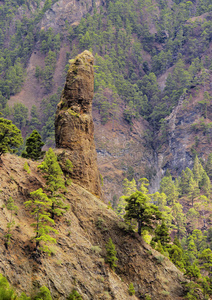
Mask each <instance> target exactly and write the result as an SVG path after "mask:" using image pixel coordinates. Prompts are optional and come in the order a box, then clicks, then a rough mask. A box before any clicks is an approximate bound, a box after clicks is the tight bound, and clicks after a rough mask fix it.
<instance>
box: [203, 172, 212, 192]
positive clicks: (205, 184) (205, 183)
mask: <svg viewBox="0 0 212 300" xmlns="http://www.w3.org/2000/svg"><path fill="white" fill-rule="evenodd" d="M201 189H202V191H203V193H204V195H206V196H207V197H208V198H209V197H210V195H211V181H210V178H209V177H208V175H207V173H206V171H204V172H203V174H202V180H201Z"/></svg>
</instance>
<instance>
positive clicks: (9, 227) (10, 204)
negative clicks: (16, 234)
mask: <svg viewBox="0 0 212 300" xmlns="http://www.w3.org/2000/svg"><path fill="white" fill-rule="evenodd" d="M6 207H7V209H8V210H9V211H10V220H9V222H8V223H7V234H6V235H5V238H6V245H7V246H8V245H9V244H10V239H11V235H12V234H11V232H12V227H13V226H14V225H15V221H14V220H13V214H15V213H17V211H18V207H17V206H16V205H15V204H14V200H13V198H12V197H9V199H8V201H7V204H6ZM7 246H6V247H7Z"/></svg>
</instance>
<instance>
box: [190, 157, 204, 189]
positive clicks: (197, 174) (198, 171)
mask: <svg viewBox="0 0 212 300" xmlns="http://www.w3.org/2000/svg"><path fill="white" fill-rule="evenodd" d="M203 171H204V169H203V167H202V165H201V163H200V161H199V158H198V156H197V155H196V156H195V158H194V167H193V170H192V172H193V174H194V180H195V181H196V182H197V183H198V184H199V182H200V181H201V179H202V172H203Z"/></svg>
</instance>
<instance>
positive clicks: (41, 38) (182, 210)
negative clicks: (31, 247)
mask: <svg viewBox="0 0 212 300" xmlns="http://www.w3.org/2000/svg"><path fill="white" fill-rule="evenodd" d="M85 49H88V50H90V51H91V52H92V53H93V55H94V57H95V63H94V69H95V81H94V99H93V116H94V127H95V142H96V147H97V153H98V163H99V168H100V172H101V176H100V177H101V182H102V185H103V190H104V191H105V202H107V204H108V208H107V209H108V210H109V209H111V208H112V209H113V210H114V211H115V212H116V214H118V215H119V217H120V218H121V219H122V221H120V223H119V224H118V225H116V226H118V227H117V228H118V229H117V228H116V232H118V233H119V232H122V235H123V239H124V237H125V234H132V232H133V231H138V234H139V235H141V236H142V238H143V239H144V240H145V241H146V242H147V243H149V244H150V245H151V246H152V247H153V248H155V249H156V250H157V251H159V252H160V253H161V255H162V256H159V258H158V259H156V260H157V263H158V264H159V265H161V264H162V262H163V260H164V259H165V257H167V258H169V259H170V260H171V261H172V262H173V263H174V264H175V265H176V266H177V268H178V269H180V271H182V272H184V274H185V275H186V276H187V278H189V279H190V280H195V281H196V283H194V282H192V281H191V282H190V283H189V285H187V287H186V289H187V290H186V293H187V294H186V297H187V298H186V299H203V298H201V297H204V299H209V297H210V296H211V294H212V291H211V275H212V274H211V266H212V232H211V217H212V204H211V199H212V185H211V180H212V95H211V90H212V85H211V81H212V4H211V0H196V1H195V0H193V1H185V0H182V1H180V0H174V1H172V0H137V1H131V0H129V1H126V0H117V1H115V0H113V1H103V0H102V1H95V0H94V1H89V0H86V1H84V0H80V1H76V2H74V1H71V2H70V1H67V0H63V1H62V0H58V1H52V0H46V1H41V0H35V1H29V0H5V1H0V112H1V114H2V117H3V118H7V119H10V120H12V122H13V123H14V124H15V125H16V126H17V127H18V128H19V129H20V130H21V132H22V135H23V137H24V139H25V144H24V145H22V146H21V147H20V148H19V150H18V154H19V155H22V156H23V157H27V158H32V159H34V160H36V159H41V158H42V156H43V155H44V153H43V152H42V151H41V147H42V145H43V142H44V143H45V146H44V147H45V148H44V149H47V148H49V146H53V147H54V146H55V138H54V136H55V126H54V123H55V111H56V105H57V104H58V102H59V101H60V95H61V91H62V88H63V85H64V81H65V76H66V74H67V71H68V70H69V66H70V62H71V63H72V62H73V58H74V57H75V56H76V55H77V54H78V53H80V52H82V51H84V50H85ZM72 113H73V112H72ZM3 118H1V123H2V124H4V125H5V122H4V120H3ZM7 124H10V125H11V123H10V122H9V123H7ZM5 126H7V125H5ZM11 126H12V125H11ZM14 128H15V127H13V129H14ZM16 130H17V129H15V131H16ZM34 130H37V131H34ZM32 132H33V134H34V135H36V137H37V138H38V139H39V143H40V144H39V151H38V153H37V156H36V157H33V156H29V153H30V151H31V150H30V147H31V145H30V139H32V136H33V134H32V135H31V133H32ZM16 133H18V137H19V141H20V143H18V144H21V142H22V139H21V137H20V136H19V135H20V133H19V131H18V130H17V131H16ZM39 133H40V135H41V136H40V135H39ZM33 138H34V137H33ZM41 138H42V140H43V142H42V141H41ZM16 146H17V145H15V146H14V145H13V146H12V149H10V150H11V151H13V150H14V149H13V147H16ZM32 148H33V147H32ZM10 150H8V149H6V150H5V149H3V150H2V151H3V152H8V151H9V152H10ZM3 152H2V153H3ZM18 159H20V160H21V158H18ZM33 164H34V163H33ZM17 165H18V164H17ZM29 165H30V163H29ZM70 165H71V166H72V167H73V165H72V164H71V162H70ZM27 166H28V165H26V166H25V169H24V170H25V172H26V171H27V172H30V169H29V166H28V167H27ZM16 168H17V170H18V167H17V166H16ZM5 170H6V169H5ZM4 172H6V171H4ZM34 172H35V174H37V173H36V172H37V171H36V170H35V171H34ZM61 172H62V171H61ZM16 173H17V172H16ZM16 173H15V174H16ZM5 174H6V173H5ZM27 174H28V173H27ZM61 174H62V173H61ZM7 175H8V174H7ZM38 175H39V173H38ZM38 175H35V176H38ZM66 175H67V174H66ZM97 175H98V174H97ZM8 176H9V175H8ZM39 176H40V175H39ZM66 179H67V178H66ZM7 180H8V182H9V183H7V182H4V185H5V190H7V188H6V186H7V185H8V184H9V185H10V184H11V183H12V182H13V181H14V178H12V175H11V178H9V177H8V178H7ZM27 180H28V179H27V178H26V183H27V182H28V181H27ZM33 180H34V179H32V178H31V181H32V182H33ZM14 182H15V181H14ZM17 182H18V183H17ZM17 182H16V183H14V186H16V185H17V186H18V188H19V189H20V190H21V192H20V191H19V190H18V192H17V193H20V194H21V197H25V196H26V195H24V192H23V191H22V188H23V187H22V186H21V184H20V183H19V180H17ZM36 182H37V181H36ZM41 182H42V180H41ZM149 183H150V185H149ZM39 184H40V185H41V186H42V183H39ZM26 185H27V184H26ZM75 189H79V188H78V187H75V186H73V187H71V188H70V191H72V193H73V195H74V199H75V200H76V202H77V201H78V200H79V199H78V198H79V196H78V194H77V192H76V191H75ZM148 189H149V191H148ZM14 191H16V188H14ZM79 191H80V193H81V194H82V195H84V194H83V193H84V192H83V191H81V189H79ZM30 192H31V191H30ZM4 195H5V197H6V198H7V196H8V195H9V194H7V193H6V192H5V194H4ZM14 195H15V196H17V194H16V192H14ZM64 195H65V192H64ZM86 195H87V196H86V197H88V198H89V197H90V198H92V197H91V196H88V194H86ZM121 195H122V197H120V196H121ZM19 196H20V195H19ZM66 196H67V195H66ZM83 197H84V196H83ZM86 197H84V198H83V201H85V202H86V200H87V198H86ZM6 198H5V199H3V200H2V201H4V202H5V201H8V199H6ZM69 198H70V197H69ZM69 198H68V200H69V201H72V206H73V213H72V212H70V214H71V216H72V217H73V215H74V214H75V213H76V212H75V208H74V207H75V206H74V205H76V203H75V202H74V201H75V200H74V201H73V199H72V200H70V199H69ZM17 199H18V200H17ZM17 199H16V200H17V201H18V203H19V206H20V207H21V205H22V203H21V201H20V199H19V198H17ZM91 200H92V201H93V203H94V202H95V201H96V199H94V198H92V199H91ZM5 203H6V202H5ZM135 204H136V205H137V207H139V209H140V211H142V210H143V212H144V221H142V222H143V223H142V222H141V220H140V219H139V217H138V216H139V213H140V211H139V210H138V214H136V212H135V208H134V206H133V205H135ZM79 205H80V204H79ZM13 208H14V207H13ZM78 209H79V210H80V209H81V208H78ZM89 209H90V208H89ZM102 209H103V208H102ZM104 209H105V212H104V214H105V218H112V215H115V213H114V212H112V211H110V210H109V214H108V215H107V212H106V211H107V210H106V208H105V207H104ZM110 213H111V216H110ZM24 214H25V213H24ZM79 215H80V216H77V217H78V218H79V220H80V222H79V223H80V224H81V223H83V222H84V221H85V220H86V217H85V218H84V219H83V222H81V219H80V218H81V214H79ZM151 216H155V220H154V221H155V223H154V222H153V223H152V219H151ZM97 217H98V219H95V222H94V221H93V219H92V218H91V215H90V216H89V218H90V219H89V222H90V223H91V225H89V226H90V232H94V229H93V228H94V227H95V226H96V227H97V228H98V230H100V232H101V234H102V235H103V236H104V235H105V232H106V233H107V234H108V237H109V233H108V229H107V226H106V225H105V224H106V223H105V221H104V220H103V219H101V214H99V215H98V216H97ZM142 217H143V215H142ZM115 218H117V220H118V217H117V216H116V217H115ZM161 218H163V220H164V221H161ZM119 220H120V219H119ZM123 220H124V221H125V222H123ZM63 221H64V220H63ZM160 221H161V222H160ZM4 222H5V224H6V219H5V221H4ZM24 222H25V224H24V226H26V223H27V222H26V221H24ZM64 222H65V221H64ZM77 222H78V221H77ZM93 222H94V223H93ZM108 222H109V221H108ZM114 222H115V221H114ZM139 222H140V223H139ZM90 223H89V224H90ZM5 224H4V225H5ZM77 224H78V223H77ZM108 224H109V223H108ZM111 224H112V221H111ZM156 225H157V226H156ZM11 226H12V223H11ZM80 226H81V225H80ZM80 226H79V227H80ZM104 226H106V227H104ZM108 226H109V225H108ZM113 226H115V225H113ZM111 227H112V225H111ZM5 228H6V225H5ZM105 228H106V229H105ZM66 229H67V228H66ZM66 229H65V230H66ZM4 230H5V229H4ZM80 230H81V228H79V231H80ZM83 230H84V231H85V232H86V229H85V228H83ZM2 232H3V231H2ZM111 232H112V231H111ZM65 234H66V233H65V231H64V232H63V235H64V237H63V238H64V240H65V241H66V239H67V238H66V237H65ZM86 234H87V233H86ZM101 234H99V239H100V240H101V242H100V245H101V246H105V243H103V240H102V236H101ZM169 234H170V236H171V237H170V236H169ZM10 235H11V231H10V227H8V231H7V235H6V236H3V238H4V239H5V238H6V239H7V237H8V236H9V238H10ZM26 235H27V238H28V236H29V233H28V232H27V233H26ZM83 235H84V233H83ZM68 236H70V233H69V235H68ZM91 236H92V235H91ZM116 236H117V235H116V234H115V233H114V234H113V238H114V239H115V240H116ZM39 238H40V237H39ZM89 238H90V237H89ZM139 238H140V237H139ZM82 239H83V238H82ZM117 239H118V238H117ZM171 239H172V242H171ZM6 241H7V240H6ZM91 241H92V242H93V243H94V245H96V244H97V243H99V241H97V239H96V237H92V238H91V240H90V242H89V243H91ZM8 242H9V240H8ZM74 242H76V241H75V240H74ZM104 242H105V241H104ZM139 242H140V240H139ZM68 243H69V242H68ZM116 244H117V245H119V241H118V240H117V241H116ZM8 245H9V243H8ZM8 245H7V243H6V247H7V248H8ZM119 246H120V245H119ZM58 247H59V246H58ZM61 247H62V246H61ZM72 247H73V249H74V246H73V245H71V244H70V245H69V244H68V246H67V247H66V248H67V249H68V250H69V249H70V248H71V249H72ZM89 247H90V246H89ZM95 247H96V246H95ZM147 247H149V248H148V249H150V246H147ZM27 249H28V248H27ZM27 249H26V248H24V250H23V252H24V253H27V255H29V251H28V250H27ZM126 249H128V248H126ZM138 249H140V248H139V246H138ZM16 250H17V249H16ZM17 251H18V250H17ZM27 251H28V252H27ZM74 251H75V250H73V253H74ZM92 251H93V250H92ZM95 251H97V252H98V249H97V250H95ZM95 251H94V252H95ZM100 251H101V248H100ZM121 251H122V250H121V249H120V250H119V259H120V261H121V262H122V264H120V265H121V266H120V267H119V268H120V269H119V272H120V274H122V273H123V274H124V275H123V278H124V279H123V280H125V281H126V282H128V280H129V278H127V275H126V274H125V273H126V270H125V269H124V265H125V261H124V260H122V259H123V255H126V254H123V253H122V252H121ZM124 251H125V250H124ZM126 251H128V250H126ZM139 251H140V250H139ZM145 251H146V250H145ZM152 251H153V252H152ZM65 252H66V250H64V259H65V257H66V254H65ZM97 252H95V255H99V254H98V253H97ZM147 252H148V257H150V256H151V255H152V253H154V250H148V251H147ZM128 254H129V253H128V252H127V255H126V257H127V259H128V257H129V255H128ZM74 255H75V254H74ZM58 257H59V256H58ZM161 257H162V258H161ZM14 259H15V258H14ZM58 259H59V258H58ZM159 260H160V261H159ZM139 263H140V262H139ZM151 263H152V261H151V259H150V264H151ZM114 264H115V261H114ZM99 266H100V267H99V268H100V269H101V268H102V269H104V266H102V265H101V264H100V265H99ZM112 267H113V265H112ZM144 269H145V266H144ZM49 272H50V269H49ZM104 272H105V274H106V271H105V269H104ZM127 272H128V271H127ZM160 272H163V271H160ZM50 273H51V272H50ZM108 274H110V273H108ZM132 274H134V273H133V272H132ZM61 276H62V275H61ZM105 276H106V275H105ZM108 276H111V275H108ZM114 276H115V275H114ZM132 276H134V275H132ZM139 276H140V275H139ZM142 276H143V275H142ZM149 276H150V275H149ZM85 277H86V276H85ZM150 277H151V276H150ZM108 278H109V277H108ZM130 278H131V277H130ZM142 278H143V277H142ZM2 280H3V281H4V279H2V278H0V285H1V281H2ZM71 280H72V283H73V284H76V282H75V277H73V278H72V277H71ZM80 280H81V279H80ZM83 280H84V279H83ZM83 280H82V282H83V284H84V286H82V287H81V290H82V291H83V294H84V295H86V284H88V283H87V281H86V284H85V283H84V281H83ZM95 280H97V282H98V281H99V282H100V281H101V280H100V279H99V278H97V279H95ZM107 280H108V281H109V279H107ZM41 281H42V280H41ZM43 281H44V282H45V280H43ZM117 282H118V281H117ZM72 283H71V285H70V286H69V292H71V286H72ZM154 284H155V286H157V288H158V282H157V281H156V282H155V283H154ZM164 284H166V283H165V281H164ZM102 285H103V284H102ZM105 286H106V285H104V288H105ZM108 286H109V285H108ZM135 287H136V293H137V295H138V293H141V294H142V295H143V296H142V297H146V296H145V295H146V292H145V291H144V289H143V287H140V286H139V283H136V285H135ZM0 288H1V286H0ZM8 289H9V287H8ZM125 289H126V287H125ZM52 290H53V291H54V292H55V294H59V292H58V290H56V289H55V290H54V289H53V288H52ZM90 290H91V291H89V293H90V294H92V293H93V291H92V289H90ZM163 292H166V294H164V296H167V297H168V296H169V294H167V292H168V293H171V295H174V293H175V291H174V292H173V291H172V290H171V288H170V286H169V289H167V291H166V290H165V289H164V291H163ZM63 293H64V292H63ZM65 293H66V294H67V293H68V291H65ZM101 293H102V291H101ZM113 293H114V294H115V290H114V291H111V294H113ZM120 293H121V292H120ZM151 293H152V294H153V295H155V294H154V293H155V291H151ZM161 293H162V292H161ZM172 293H173V294H172ZM202 293H203V294H202ZM184 294H185V291H184ZM67 295H68V294H67ZM147 296H148V294H147ZM23 297H24V296H23ZM102 297H103V296H102ZM105 297H106V296H105ZM161 297H162V294H161ZM172 297H174V296H172ZM102 299H105V298H102ZM146 299H149V298H146ZM161 299H162V298H161Z"/></svg>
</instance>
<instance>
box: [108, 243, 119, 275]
mask: <svg viewBox="0 0 212 300" xmlns="http://www.w3.org/2000/svg"><path fill="white" fill-rule="evenodd" d="M106 251H107V255H106V259H105V262H106V263H108V264H109V265H110V267H111V269H112V270H113V271H114V270H115V268H116V267H117V265H116V261H117V260H118V258H117V257H116V253H117V252H116V249H115V245H114V244H113V241H112V239H111V238H109V241H108V243H107V244H106Z"/></svg>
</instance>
